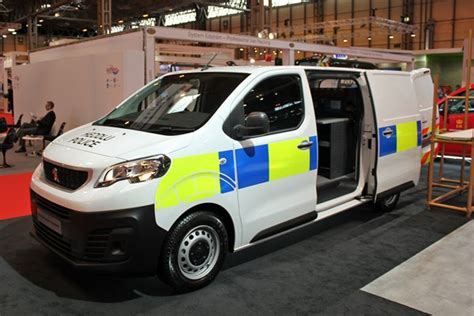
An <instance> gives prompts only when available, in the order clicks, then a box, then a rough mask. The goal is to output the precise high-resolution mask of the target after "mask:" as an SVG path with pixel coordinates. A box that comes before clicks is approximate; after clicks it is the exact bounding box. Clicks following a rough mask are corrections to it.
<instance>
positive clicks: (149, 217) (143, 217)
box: [31, 191, 167, 275]
mask: <svg viewBox="0 0 474 316" xmlns="http://www.w3.org/2000/svg"><path fill="white" fill-rule="evenodd" d="M38 199H41V200H46V199H45V198H44V197H40V196H39V195H38V194H36V193H35V192H33V191H31V206H32V218H33V224H34V225H33V229H32V231H31V235H32V236H33V237H34V238H35V239H36V240H38V241H39V242H40V243H41V244H43V245H44V246H45V247H46V248H48V249H50V250H51V251H52V252H54V253H55V254H57V255H58V256H59V257H61V258H62V259H63V260H65V261H66V262H67V263H69V264H70V265H71V266H73V267H75V268H77V269H80V270H87V271H92V272H99V273H105V274H119V275H154V274H156V272H157V271H156V269H157V266H158V259H159V255H160V251H161V248H162V245H163V242H164V239H165V237H166V234H167V231H166V230H165V229H163V228H161V227H159V226H158V225H157V224H156V220H155V208H154V206H153V205H146V206H142V207H136V208H129V209H121V210H110V211H103V212H90V213H88V212H79V211H75V210H71V209H68V211H69V218H67V219H65V218H61V217H59V216H56V213H54V212H51V211H50V210H48V206H47V205H45V204H44V203H42V204H38V203H37V201H38ZM51 204H52V203H51ZM38 206H39V207H40V208H41V209H42V210H45V211H46V212H48V213H49V215H51V216H53V217H55V218H56V219H58V220H59V221H60V222H61V227H62V234H58V233H56V232H54V231H53V230H51V229H50V228H48V227H46V226H45V225H43V224H42V223H41V222H39V220H38V217H37V208H38ZM69 245H70V246H69Z"/></svg>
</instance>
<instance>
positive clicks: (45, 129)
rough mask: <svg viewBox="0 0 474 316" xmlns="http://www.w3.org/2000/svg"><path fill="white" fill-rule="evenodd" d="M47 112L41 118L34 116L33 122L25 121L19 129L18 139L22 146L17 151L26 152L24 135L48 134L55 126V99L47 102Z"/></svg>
mask: <svg viewBox="0 0 474 316" xmlns="http://www.w3.org/2000/svg"><path fill="white" fill-rule="evenodd" d="M45 109H46V114H45V115H44V116H43V117H42V118H41V119H39V120H36V119H35V118H34V117H33V119H32V122H31V123H24V124H23V125H22V126H21V127H20V128H19V130H18V132H17V135H16V139H17V140H18V141H19V144H20V148H18V150H16V151H15V152H16V153H24V152H26V148H25V141H24V140H23V137H24V136H26V135H48V134H49V133H50V132H51V128H53V125H54V122H55V121H56V113H54V111H53V109H54V103H53V101H48V102H46V104H45Z"/></svg>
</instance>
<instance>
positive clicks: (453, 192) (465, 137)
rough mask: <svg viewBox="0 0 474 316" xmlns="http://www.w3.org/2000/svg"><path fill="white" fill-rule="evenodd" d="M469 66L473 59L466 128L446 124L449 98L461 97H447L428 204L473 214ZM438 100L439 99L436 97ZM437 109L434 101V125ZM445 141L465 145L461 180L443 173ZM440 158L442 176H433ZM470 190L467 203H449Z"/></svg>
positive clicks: (473, 135) (436, 135)
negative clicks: (436, 192)
mask: <svg viewBox="0 0 474 316" xmlns="http://www.w3.org/2000/svg"><path fill="white" fill-rule="evenodd" d="M468 50H469V53H468V56H471V51H472V30H471V31H469V45H468ZM470 69H471V59H470V58H469V60H468V61H467V70H466V71H467V75H466V96H465V97H462V99H465V104H464V105H465V106H464V122H463V129H462V130H456V131H450V130H449V127H448V125H447V120H448V115H449V111H448V110H449V107H448V104H449V100H452V99H459V97H449V96H448V97H446V100H445V103H444V128H443V129H440V130H439V131H434V132H433V133H432V134H431V153H430V166H429V172H428V207H429V208H431V207H433V206H435V207H441V208H446V209H450V210H455V211H460V212H465V213H466V215H467V216H468V217H470V216H471V214H472V211H473V209H474V207H473V191H474V168H473V167H472V161H473V160H474V129H468V125H467V124H468V113H469V106H470V100H472V99H474V97H471V96H470V89H469V88H470ZM435 85H436V84H435ZM435 93H436V89H435ZM435 100H436V98H435ZM436 112H437V105H436V101H435V102H434V108H433V121H432V124H433V125H432V126H435V124H436ZM435 143H439V144H441V151H440V153H439V155H437V154H436V153H435ZM446 144H458V145H461V146H462V148H463V149H462V157H461V162H460V174H459V179H450V178H447V177H445V176H444V163H445V147H446ZM468 148H469V149H470V154H469V157H467V155H466V152H467V149H468ZM437 156H438V157H439V158H440V160H439V175H438V177H437V178H436V179H434V160H435V158H436V157H437ZM467 165H469V176H468V177H467V179H466V177H465V170H466V166H467ZM435 187H436V188H441V189H445V190H448V191H447V192H445V193H443V194H441V195H440V196H438V197H435V198H434V197H433V188H435ZM466 192H467V201H466V204H465V206H458V205H453V204H448V203H447V201H448V200H449V199H451V198H453V197H455V196H457V195H461V194H463V193H466Z"/></svg>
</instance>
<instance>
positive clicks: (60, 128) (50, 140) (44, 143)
mask: <svg viewBox="0 0 474 316" xmlns="http://www.w3.org/2000/svg"><path fill="white" fill-rule="evenodd" d="M65 126H66V122H62V123H61V126H60V127H59V130H58V132H57V133H56V135H44V137H43V149H44V148H46V141H48V142H52V141H53V140H55V139H56V138H58V137H59V136H61V135H62V134H63V133H64V127H65Z"/></svg>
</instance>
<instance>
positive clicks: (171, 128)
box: [144, 125, 196, 133]
mask: <svg viewBox="0 0 474 316" xmlns="http://www.w3.org/2000/svg"><path fill="white" fill-rule="evenodd" d="M195 130H196V129H194V128H190V127H179V126H171V125H160V126H156V127H154V128H148V129H144V131H146V132H151V133H156V132H177V133H179V132H194V131H195Z"/></svg>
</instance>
